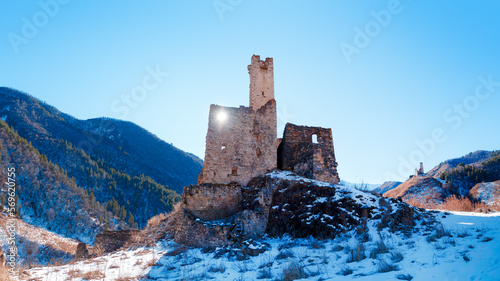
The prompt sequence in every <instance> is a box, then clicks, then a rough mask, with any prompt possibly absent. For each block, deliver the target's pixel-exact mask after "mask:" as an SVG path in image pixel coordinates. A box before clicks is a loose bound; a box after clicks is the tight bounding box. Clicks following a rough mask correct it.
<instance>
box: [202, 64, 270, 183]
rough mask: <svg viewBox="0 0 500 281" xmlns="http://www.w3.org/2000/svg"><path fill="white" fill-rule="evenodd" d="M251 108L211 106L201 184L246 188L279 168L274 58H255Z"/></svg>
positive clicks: (251, 84)
mask: <svg viewBox="0 0 500 281" xmlns="http://www.w3.org/2000/svg"><path fill="white" fill-rule="evenodd" d="M248 73H249V75H250V106H249V107H245V106H240V107H225V106H219V105H214V104H212V105H211V106H210V113H209V121H208V132H207V138H206V149H205V160H204V164H203V169H202V170H201V173H200V176H199V177H198V184H201V183H229V182H237V183H239V184H241V185H246V184H247V183H248V181H249V180H250V179H251V178H253V177H255V176H258V175H261V174H264V173H266V172H269V171H271V170H273V169H275V168H276V163H277V155H276V141H277V138H276V137H277V134H276V130H277V127H276V101H275V100H274V74H273V59H272V58H266V60H265V61H262V60H260V56H256V55H253V56H252V60H251V64H250V65H249V66H248Z"/></svg>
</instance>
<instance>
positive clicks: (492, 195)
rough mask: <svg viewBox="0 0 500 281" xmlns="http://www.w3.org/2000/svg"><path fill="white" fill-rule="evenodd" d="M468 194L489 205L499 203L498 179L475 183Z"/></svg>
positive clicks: (499, 186)
mask: <svg viewBox="0 0 500 281" xmlns="http://www.w3.org/2000/svg"><path fill="white" fill-rule="evenodd" d="M469 194H470V195H471V196H472V197H474V198H476V199H479V200H481V201H483V202H484V203H486V204H487V205H489V206H495V205H497V206H498V205H500V181H494V182H483V183H478V184H476V185H475V186H474V187H473V188H472V189H471V190H470V191H469Z"/></svg>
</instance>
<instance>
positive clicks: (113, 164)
mask: <svg viewBox="0 0 500 281" xmlns="http://www.w3.org/2000/svg"><path fill="white" fill-rule="evenodd" d="M0 118H1V119H2V120H5V122H7V124H8V125H9V126H10V127H12V128H13V129H15V130H16V131H17V133H18V134H19V135H20V136H21V137H22V138H24V139H26V140H27V141H28V142H29V143H31V145H32V146H33V147H34V148H35V149H37V150H38V151H39V152H40V153H41V154H42V155H45V157H46V158H47V159H48V161H50V162H52V163H54V164H56V165H57V166H58V167H59V168H60V169H62V170H63V171H64V174H65V175H67V177H68V178H70V179H73V180H74V181H75V182H76V185H77V186H79V187H81V188H83V189H84V190H85V191H87V192H88V193H89V194H90V197H91V200H94V201H95V202H96V204H97V205H98V206H103V207H104V208H106V209H107V210H108V211H110V212H111V213H112V214H113V215H115V216H117V217H118V218H120V219H121V220H122V221H123V222H126V223H127V224H131V225H134V224H135V223H137V224H138V226H139V227H141V226H143V225H145V223H146V222H147V220H148V219H149V218H151V217H152V216H154V215H156V214H159V213H162V212H166V211H170V210H171V208H172V206H173V204H174V203H175V202H177V201H178V200H179V198H180V196H179V193H180V192H181V191H182V187H183V186H185V185H189V184H194V183H196V182H197V177H198V174H199V172H200V171H201V167H202V160H201V159H199V158H198V157H196V156H194V155H192V154H190V153H186V152H184V151H182V150H180V149H178V148H176V147H174V146H172V145H171V144H168V143H166V142H164V141H163V140H161V139H159V138H158V137H156V136H155V135H153V134H151V133H149V132H148V131H146V130H145V129H143V128H141V127H139V126H137V125H135V124H133V123H131V122H125V121H120V120H115V119H109V118H96V119H89V120H79V119H76V118H74V117H72V116H70V115H68V114H65V113H62V112H60V111H58V110H57V109H56V108H54V107H52V106H50V105H47V104H45V103H44V102H41V101H39V100H37V99H36V98H34V97H32V96H30V95H28V94H26V93H22V92H19V91H16V90H13V89H10V88H4V87H0Z"/></svg>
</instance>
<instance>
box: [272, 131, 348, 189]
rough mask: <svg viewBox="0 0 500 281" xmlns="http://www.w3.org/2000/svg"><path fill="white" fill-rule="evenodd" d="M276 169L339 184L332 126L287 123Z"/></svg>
mask: <svg viewBox="0 0 500 281" xmlns="http://www.w3.org/2000/svg"><path fill="white" fill-rule="evenodd" d="M278 169H280V170H284V171H292V172H294V173H296V174H297V175H299V176H302V177H305V178H310V179H314V180H319V181H324V182H329V183H335V184H337V183H339V181H340V180H339V175H338V173H337V162H336V161H335V152H334V149H333V139H332V129H325V128H321V127H308V126H297V125H294V124H291V123H287V124H286V126H285V132H284V133H283V140H282V141H281V143H280V145H279V147H278Z"/></svg>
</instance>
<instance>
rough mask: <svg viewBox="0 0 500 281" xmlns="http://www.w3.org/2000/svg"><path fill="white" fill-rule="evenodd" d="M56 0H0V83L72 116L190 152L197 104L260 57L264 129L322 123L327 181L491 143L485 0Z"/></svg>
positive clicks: (494, 139) (239, 95)
mask: <svg viewBox="0 0 500 281" xmlns="http://www.w3.org/2000/svg"><path fill="white" fill-rule="evenodd" d="M61 2H68V3H60V2H56V1H55V0H52V1H47V0H41V1H40V2H37V1H2V2H1V4H0V35H1V36H2V37H1V38H2V39H1V40H0V85H2V86H8V87H13V88H16V89H19V90H22V91H25V92H28V93H30V94H32V95H34V96H35V97H37V98H39V99H41V100H44V101H46V102H47V103H49V104H51V105H53V106H55V107H57V108H58V109H59V110H61V111H63V112H66V113H68V114H71V115H73V116H75V117H77V118H80V119H87V118H94V117H101V116H106V117H113V118H119V119H125V120H130V121H132V122H135V123H137V124H139V125H140V126H143V127H144V128H146V129H147V130H149V131H150V132H152V133H154V134H156V135H157V136H158V137H160V138H161V139H163V140H165V141H167V142H169V143H173V144H174V145H175V146H177V147H179V148H181V149H183V150H186V151H189V152H192V153H194V154H196V155H198V156H199V157H201V158H203V156H204V149H205V136H206V130H207V123H208V110H209V106H210V104H211V103H216V104H220V105H227V106H239V105H248V84H249V78H248V74H247V69H246V67H247V65H248V64H249V63H250V57H251V56H252V54H258V55H261V57H262V58H265V57H273V58H274V65H275V67H274V71H275V97H276V100H277V104H278V120H279V128H278V134H279V135H280V134H281V132H282V130H283V127H284V123H285V122H287V121H288V122H292V123H295V124H299V125H311V126H322V127H329V128H332V130H333V139H334V144H335V152H336V157H337V161H338V163H339V166H338V169H339V174H340V177H341V179H344V180H347V181H351V182H361V181H364V182H367V183H382V182H383V181H385V180H387V179H391V178H393V179H397V180H404V178H405V177H406V176H407V175H408V171H409V168H410V167H406V166H407V165H406V162H408V163H409V164H410V165H408V166H415V167H416V165H417V163H418V162H419V161H420V160H422V161H423V162H424V166H425V168H426V169H429V168H431V167H433V166H434V165H436V164H438V163H439V162H441V161H443V160H446V159H449V158H454V157H458V156H462V155H464V154H466V153H468V152H471V151H475V150H479V149H485V150H496V149H500V142H499V140H500V114H499V105H500V84H499V82H500V16H499V15H500V4H499V2H498V1H406V0H401V1H256V0H252V1H250V0H217V1H213V0H206V1H199V0H197V1H194V0H193V1H75V0H73V1H61ZM39 3H42V4H43V3H48V4H44V5H41V4H39ZM54 3H58V4H57V5H54ZM44 6H45V7H44ZM150 72H156V73H157V74H156V76H155V77H156V80H155V79H153V78H154V77H153V76H151V74H149V73H150ZM158 72H159V75H158ZM165 73H168V75H165ZM479 77H483V78H481V79H483V82H481V79H480V78H479ZM488 80H490V81H489V82H488ZM496 81H499V82H496ZM146 88H147V89H146ZM476 90H477V91H476ZM141 91H143V92H141ZM132 94H134V95H132ZM127 97H128V99H129V100H127ZM433 137H434V139H433ZM425 140H426V141H425ZM418 142H421V143H423V145H420V146H419V145H418V144H417V143H418ZM411 168H413V167H411Z"/></svg>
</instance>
